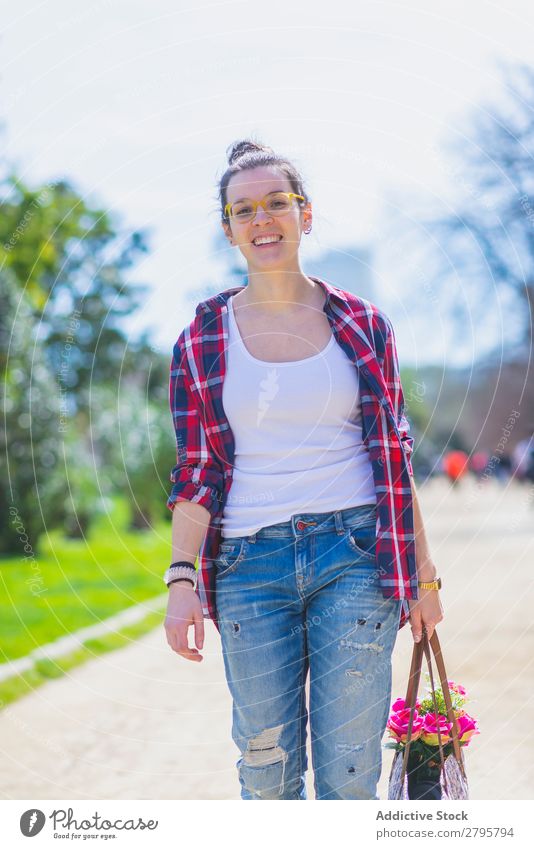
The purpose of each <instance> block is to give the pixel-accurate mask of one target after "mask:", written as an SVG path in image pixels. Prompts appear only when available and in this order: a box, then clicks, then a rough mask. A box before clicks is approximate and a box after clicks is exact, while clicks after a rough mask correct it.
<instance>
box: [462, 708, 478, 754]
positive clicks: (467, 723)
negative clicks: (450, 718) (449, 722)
mask: <svg viewBox="0 0 534 849" xmlns="http://www.w3.org/2000/svg"><path fill="white" fill-rule="evenodd" d="M456 722H457V723H458V740H459V742H460V743H464V745H466V746H468V745H469V741H470V740H471V738H472V737H474V735H475V734H480V731H479V730H478V725H477V721H476V719H474V718H473V717H472V716H469V714H468V713H465V711H464V713H463V714H462V716H457V717H456Z"/></svg>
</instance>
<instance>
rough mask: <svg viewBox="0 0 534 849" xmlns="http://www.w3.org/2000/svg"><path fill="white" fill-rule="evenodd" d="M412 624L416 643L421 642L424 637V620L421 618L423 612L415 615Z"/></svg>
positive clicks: (411, 620)
mask: <svg viewBox="0 0 534 849" xmlns="http://www.w3.org/2000/svg"><path fill="white" fill-rule="evenodd" d="M410 624H411V628H412V637H413V639H414V642H415V643H419V642H420V641H421V639H422V637H423V622H422V619H421V614H420V613H417V614H414V615H413V618H412V617H411V619H410Z"/></svg>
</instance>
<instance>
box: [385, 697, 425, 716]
mask: <svg viewBox="0 0 534 849" xmlns="http://www.w3.org/2000/svg"><path fill="white" fill-rule="evenodd" d="M420 707H421V702H420V701H419V699H418V698H417V697H416V699H415V709H416V710H419V708H420ZM407 708H409V705H407V704H406V699H396V701H394V702H393V704H392V705H391V712H392V713H398V712H399V711H400V710H406V709H407Z"/></svg>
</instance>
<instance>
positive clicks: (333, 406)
mask: <svg viewBox="0 0 534 849" xmlns="http://www.w3.org/2000/svg"><path fill="white" fill-rule="evenodd" d="M232 300H233V297H230V298H229V299H228V301H227V304H228V319H229V321H228V349H227V351H226V357H227V360H226V374H225V379H224V384H223V406H224V411H225V414H226V417H227V419H228V422H229V424H230V427H231V429H232V432H233V435H234V440H235V460H234V469H233V474H232V485H231V487H230V491H229V493H228V497H227V501H226V504H225V507H224V512H223V516H222V524H221V533H222V536H223V537H234V536H248V535H250V534H252V533H255V532H256V531H259V530H260V529H261V528H264V527H266V526H267V525H274V524H276V523H278V522H287V521H288V520H289V519H290V518H291V516H293V515H294V514H295V513H304V512H306V513H326V512H328V511H330V510H344V509H345V508H347V507H358V506H360V505H362V504H376V492H375V485H374V479H373V471H372V466H371V460H370V457H369V452H368V449H367V446H366V445H365V444H364V442H363V441H362V414H361V402H360V395H359V382H358V371H357V368H356V366H354V364H353V363H351V362H350V360H349V359H348V357H347V356H346V355H345V353H344V352H343V350H342V348H341V347H340V346H339V345H338V344H337V342H336V339H335V337H334V335H332V336H331V338H330V341H329V342H328V344H327V346H326V347H325V348H323V350H322V351H319V353H317V354H315V355H314V356H312V357H307V358H306V359H304V360H296V361H294V362H283V363H270V362H265V361H264V360H258V359H256V357H253V356H252V354H250V353H249V351H248V350H247V349H246V347H245V345H244V342H243V340H242V338H241V334H240V332H239V328H238V326H237V322H236V320H235V315H234V311H233V304H232Z"/></svg>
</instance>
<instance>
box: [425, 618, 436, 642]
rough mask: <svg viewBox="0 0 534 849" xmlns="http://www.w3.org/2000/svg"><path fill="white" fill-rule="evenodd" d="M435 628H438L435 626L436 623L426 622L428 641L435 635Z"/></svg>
mask: <svg viewBox="0 0 534 849" xmlns="http://www.w3.org/2000/svg"><path fill="white" fill-rule="evenodd" d="M435 627H436V625H435V623H434V622H425V631H426V635H427V637H428V639H430V638H431V636H432V634H433V633H434V628H435Z"/></svg>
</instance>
